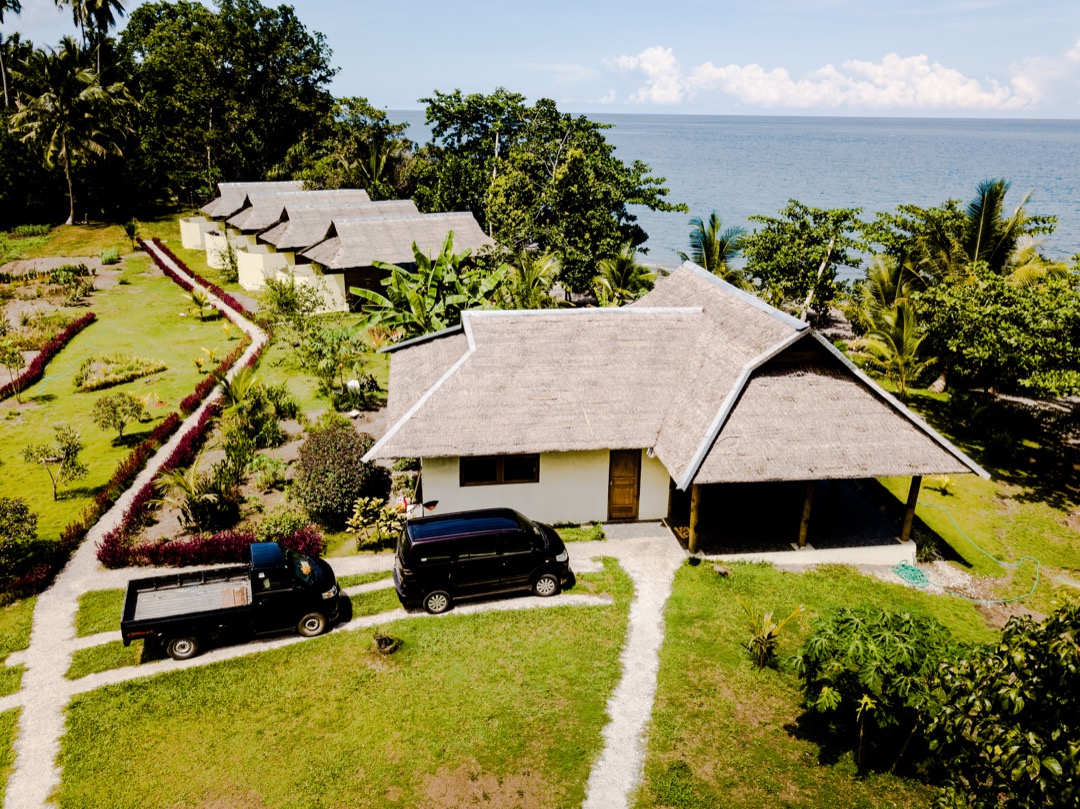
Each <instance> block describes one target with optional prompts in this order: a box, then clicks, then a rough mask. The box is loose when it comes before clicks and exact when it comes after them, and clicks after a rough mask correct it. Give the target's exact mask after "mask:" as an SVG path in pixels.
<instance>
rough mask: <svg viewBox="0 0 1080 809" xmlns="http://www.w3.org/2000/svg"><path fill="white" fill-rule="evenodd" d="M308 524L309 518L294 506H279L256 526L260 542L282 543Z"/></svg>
mask: <svg viewBox="0 0 1080 809" xmlns="http://www.w3.org/2000/svg"><path fill="white" fill-rule="evenodd" d="M307 524H308V520H307V517H306V516H305V515H304V514H303V512H301V511H300V509H298V508H295V507H293V506H287V505H283V506H278V507H277V508H275V509H274V510H273V511H271V512H270V513H269V514H267V515H266V516H265V517H263V518H262V520H261V521H260V522H259V524H258V525H256V526H255V539H256V540H257V541H258V542H281V541H282V540H284V539H285V538H286V537H290V536H292V535H293V534H295V533H296V532H297V531H299V530H300V529H301V528H303V527H304V526H306V525H307Z"/></svg>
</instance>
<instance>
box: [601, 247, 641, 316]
mask: <svg viewBox="0 0 1080 809" xmlns="http://www.w3.org/2000/svg"><path fill="white" fill-rule="evenodd" d="M598 266H599V269H600V272H599V274H598V275H597V277H596V282H595V284H596V287H595V288H596V296H597V298H599V299H600V304H601V306H608V305H610V306H621V305H622V304H624V303H628V302H630V301H634V300H637V299H638V298H640V297H641V296H642V295H644V294H645V293H646V292H648V291H649V290H650V289H652V286H653V281H655V280H656V275H654V274H653V273H651V272H649V270H648V268H647V267H644V266H643V265H641V264H638V261H637V250H635V249H634V246H633V245H632V244H630V243H629V242H627V243H626V244H624V245H623V246H622V247H621V248H620V249H619V252H618V253H616V254H615V255H614V256H613V257H611V258H605V259H601V261H600V262H599V265H598Z"/></svg>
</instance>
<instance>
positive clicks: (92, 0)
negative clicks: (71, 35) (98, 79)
mask: <svg viewBox="0 0 1080 809" xmlns="http://www.w3.org/2000/svg"><path fill="white" fill-rule="evenodd" d="M56 5H57V6H71V16H72V19H73V21H74V22H75V25H77V26H78V28H79V34H80V35H81V36H82V40H83V44H84V45H86V46H87V47H90V45H91V44H92V45H93V46H94V49H95V51H96V57H97V72H98V73H101V46H102V44H103V43H104V41H105V37H107V36H108V34H109V30H110V29H112V28H113V27H114V26H115V25H116V17H117V16H121V17H122V16H124V4H123V3H121V2H120V0H56Z"/></svg>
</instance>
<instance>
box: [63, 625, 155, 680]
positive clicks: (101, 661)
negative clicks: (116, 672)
mask: <svg viewBox="0 0 1080 809" xmlns="http://www.w3.org/2000/svg"><path fill="white" fill-rule="evenodd" d="M117 628H119V622H117ZM142 656H143V642H142V641H141V640H136V641H132V643H131V645H130V646H124V643H123V641H119V640H113V641H109V642H108V643H102V644H100V645H98V646H91V647H90V648H89V649H78V650H76V651H75V654H73V655H72V656H71V665H70V666H69V667H68V670H67V671H66V672H65V673H64V676H65V677H67V678H68V679H69V680H77V679H79V678H80V677H85V676H86V675H87V674H97V673H98V672H100V671H109V670H110V669H122V668H125V667H127V666H137V665H138V664H139V662H140V661H141V660H142Z"/></svg>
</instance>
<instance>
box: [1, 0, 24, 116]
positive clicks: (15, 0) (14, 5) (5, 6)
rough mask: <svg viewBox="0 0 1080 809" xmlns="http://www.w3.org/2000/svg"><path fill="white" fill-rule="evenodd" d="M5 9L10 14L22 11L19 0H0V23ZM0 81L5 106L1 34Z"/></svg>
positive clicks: (2, 22)
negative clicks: (2, 86)
mask: <svg viewBox="0 0 1080 809" xmlns="http://www.w3.org/2000/svg"><path fill="white" fill-rule="evenodd" d="M5 11H10V12H11V13H12V14H18V13H19V12H20V11H22V6H21V5H20V3H19V0H0V25H3V24H4V12H5ZM0 82H2V83H3V85H4V106H5V107H7V106H8V105H9V102H8V86H7V70H6V69H5V68H4V38H3V37H2V36H0Z"/></svg>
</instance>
